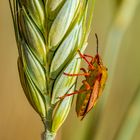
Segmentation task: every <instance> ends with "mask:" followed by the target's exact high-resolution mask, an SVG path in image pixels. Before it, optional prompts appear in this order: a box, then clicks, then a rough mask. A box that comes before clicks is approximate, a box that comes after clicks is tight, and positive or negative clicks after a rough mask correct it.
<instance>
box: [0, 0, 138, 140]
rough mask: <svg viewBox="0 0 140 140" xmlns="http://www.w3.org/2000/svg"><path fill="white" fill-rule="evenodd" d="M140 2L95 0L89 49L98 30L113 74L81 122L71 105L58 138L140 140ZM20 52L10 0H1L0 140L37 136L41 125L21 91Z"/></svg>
mask: <svg viewBox="0 0 140 140" xmlns="http://www.w3.org/2000/svg"><path fill="white" fill-rule="evenodd" d="M139 4H140V0H96V4H95V11H94V21H93V25H92V32H91V34H90V37H89V45H88V47H87V50H86V53H88V54H91V55H95V50H96V41H95V37H94V32H96V33H97V34H98V36H99V47H100V48H99V49H100V54H101V57H102V58H103V61H104V64H105V65H106V66H107V67H108V73H109V78H108V81H107V84H106V88H105V90H104V92H103V96H101V98H100V100H99V102H98V103H97V105H96V106H95V108H94V109H93V110H92V111H91V112H90V113H89V114H88V115H87V116H86V118H85V119H84V120H83V121H80V120H79V119H78V118H76V113H75V109H74V106H75V104H73V107H72V110H71V112H70V115H69V116H68V118H67V120H66V121H65V123H64V125H63V127H61V129H60V131H59V133H58V137H57V140H59V139H61V140H139V139H140V47H139V44H140V39H139V38H140V5H139ZM17 56H18V54H17V48H16V42H15V38H14V30H13V25H12V18H11V15H10V10H9V4H8V0H1V1H0V140H32V139H36V140H37V139H38V140H39V139H40V134H41V132H42V131H43V125H42V122H41V120H40V117H39V116H38V115H37V114H36V112H35V111H34V110H33V109H32V107H31V106H30V105H29V103H28V101H27V99H26V97H25V96H24V93H23V91H22V88H21V85H20V81H19V77H18V70H17V64H16V62H17ZM83 65H85V63H83ZM84 67H86V65H85V66H84ZM79 84H80V82H79Z"/></svg>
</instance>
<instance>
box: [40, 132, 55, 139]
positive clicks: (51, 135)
mask: <svg viewBox="0 0 140 140" xmlns="http://www.w3.org/2000/svg"><path fill="white" fill-rule="evenodd" d="M55 135H56V134H55V133H51V132H50V131H48V130H46V131H45V132H44V133H43V136H42V140H54V139H55Z"/></svg>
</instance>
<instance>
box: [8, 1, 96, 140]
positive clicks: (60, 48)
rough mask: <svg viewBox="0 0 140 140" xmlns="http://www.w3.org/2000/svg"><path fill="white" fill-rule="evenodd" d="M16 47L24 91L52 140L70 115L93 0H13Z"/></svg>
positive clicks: (88, 30)
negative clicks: (79, 52) (62, 97)
mask: <svg viewBox="0 0 140 140" xmlns="http://www.w3.org/2000/svg"><path fill="white" fill-rule="evenodd" d="M9 3H10V8H11V13H12V18H13V23H14V29H15V36H16V41H17V46H18V53H19V57H18V69H19V75H20V80H21V84H22V87H23V90H24V92H25V95H26V97H27V99H28V101H29V102H30V104H31V105H32V107H33V108H34V109H35V111H36V112H37V113H38V114H39V115H40V117H41V118H42V121H43V123H44V126H45V132H44V135H43V140H53V139H54V137H55V135H56V133H57V130H58V129H59V127H60V126H61V125H62V123H63V122H64V120H65V119H66V117H67V115H68V113H69V111H70V108H71V104H72V99H73V97H72V96H71V97H68V98H65V99H64V100H61V101H60V99H59V98H58V97H61V96H63V95H64V94H67V93H71V92H73V91H74V90H75V86H76V84H75V83H76V77H68V76H65V75H64V74H63V73H64V72H66V73H78V72H79V67H80V61H81V60H80V59H78V58H79V55H78V54H77V50H78V49H80V50H81V52H83V51H84V50H85V48H86V46H87V38H88V35H89V32H90V26H91V21H92V17H93V14H92V13H93V7H94V0H11V1H10V0H9Z"/></svg>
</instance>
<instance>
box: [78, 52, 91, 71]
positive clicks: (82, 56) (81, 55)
mask: <svg viewBox="0 0 140 140" xmlns="http://www.w3.org/2000/svg"><path fill="white" fill-rule="evenodd" d="M78 52H79V55H80V57H81V58H83V59H84V60H85V61H86V62H87V64H88V65H89V67H90V68H91V69H94V66H93V65H92V64H91V63H90V62H89V61H88V60H87V59H86V57H85V56H84V55H83V54H82V53H81V52H80V50H78Z"/></svg>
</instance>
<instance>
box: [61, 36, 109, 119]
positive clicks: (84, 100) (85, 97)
mask: <svg viewBox="0 0 140 140" xmlns="http://www.w3.org/2000/svg"><path fill="white" fill-rule="evenodd" d="M95 36H96V40H97V54H96V55H95V57H92V56H90V55H86V54H82V53H81V52H80V51H78V52H79V55H80V57H81V58H82V59H84V60H85V61H86V62H87V64H88V70H86V69H84V68H81V69H80V70H82V71H83V72H84V73H82V74H69V73H64V74H65V75H66V76H82V75H83V76H85V80H83V81H82V83H83V84H82V86H81V87H80V89H79V90H77V91H75V92H73V93H70V94H65V95H64V96H62V97H60V99H63V98H65V97H67V96H71V95H74V94H78V96H77V101H76V112H77V116H78V117H79V116H80V117H82V118H81V119H83V118H84V117H85V116H86V114H87V113H88V112H89V111H90V110H91V109H92V108H93V107H94V106H95V104H96V102H97V100H98V98H99V96H100V95H101V93H102V91H103V89H104V86H105V83H106V79H107V68H106V67H105V66H103V63H102V60H101V58H100V56H99V54H98V36H97V34H95ZM89 58H90V59H91V60H90V61H89V60H88V59H89Z"/></svg>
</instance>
